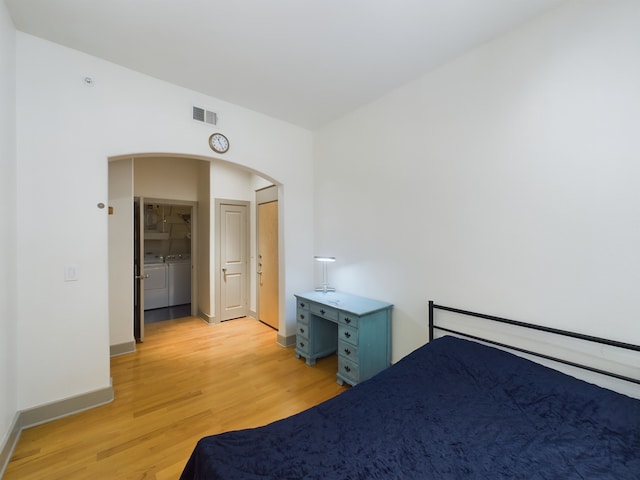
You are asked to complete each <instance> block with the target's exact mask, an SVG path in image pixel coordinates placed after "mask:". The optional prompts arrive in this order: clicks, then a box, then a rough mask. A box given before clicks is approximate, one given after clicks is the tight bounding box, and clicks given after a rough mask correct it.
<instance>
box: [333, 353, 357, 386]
mask: <svg viewBox="0 0 640 480" xmlns="http://www.w3.org/2000/svg"><path fill="white" fill-rule="evenodd" d="M338 372H339V373H340V374H341V375H342V376H343V377H346V379H347V381H349V380H350V381H352V382H354V383H358V382H359V381H360V369H359V368H358V364H357V363H353V362H352V361H351V360H348V359H346V358H344V357H342V356H338Z"/></svg>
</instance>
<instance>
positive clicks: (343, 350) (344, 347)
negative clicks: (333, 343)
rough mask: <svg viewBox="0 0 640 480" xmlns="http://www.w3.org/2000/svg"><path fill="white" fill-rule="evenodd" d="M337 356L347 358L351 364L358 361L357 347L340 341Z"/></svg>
mask: <svg viewBox="0 0 640 480" xmlns="http://www.w3.org/2000/svg"><path fill="white" fill-rule="evenodd" d="M338 355H341V356H343V357H345V358H348V359H349V360H351V361H352V362H357V361H358V347H357V346H355V345H353V344H351V343H348V342H343V341H342V340H340V341H339V342H338Z"/></svg>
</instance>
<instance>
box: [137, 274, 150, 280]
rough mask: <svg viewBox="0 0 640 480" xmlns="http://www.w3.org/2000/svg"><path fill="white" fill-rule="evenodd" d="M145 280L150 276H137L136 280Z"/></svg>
mask: <svg viewBox="0 0 640 480" xmlns="http://www.w3.org/2000/svg"><path fill="white" fill-rule="evenodd" d="M145 278H149V274H145V275H136V280H144V279H145Z"/></svg>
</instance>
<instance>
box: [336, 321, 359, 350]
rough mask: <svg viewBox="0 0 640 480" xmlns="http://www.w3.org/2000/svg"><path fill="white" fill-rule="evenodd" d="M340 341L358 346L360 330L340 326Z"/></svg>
mask: <svg viewBox="0 0 640 480" xmlns="http://www.w3.org/2000/svg"><path fill="white" fill-rule="evenodd" d="M338 339H339V340H342V341H344V342H349V343H350V344H351V345H358V330H357V329H355V328H351V327H347V326H346V325H342V324H339V325H338Z"/></svg>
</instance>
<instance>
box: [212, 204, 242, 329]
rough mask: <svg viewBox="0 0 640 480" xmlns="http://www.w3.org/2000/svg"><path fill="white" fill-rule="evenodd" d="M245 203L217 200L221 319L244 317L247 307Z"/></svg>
mask: <svg viewBox="0 0 640 480" xmlns="http://www.w3.org/2000/svg"><path fill="white" fill-rule="evenodd" d="M247 210H248V206H247V204H246V202H238V203H233V202H232V203H220V208H219V209H218V215H219V217H218V218H219V219H220V222H219V225H220V232H219V235H220V236H219V238H220V242H219V245H220V256H219V258H220V263H219V265H220V275H219V280H218V284H219V285H220V290H219V291H220V300H219V305H220V321H224V320H231V319H232V318H239V317H244V316H246V315H247V311H248V301H247V299H248V283H249V282H248V280H249V278H248V275H247V273H248V257H249V253H248V245H249V242H248V230H249V229H248V212H247Z"/></svg>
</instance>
